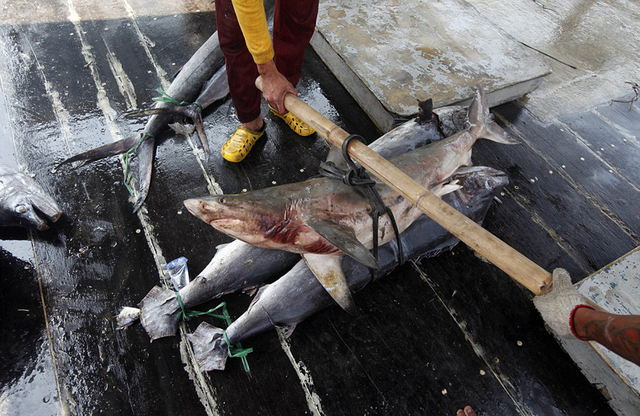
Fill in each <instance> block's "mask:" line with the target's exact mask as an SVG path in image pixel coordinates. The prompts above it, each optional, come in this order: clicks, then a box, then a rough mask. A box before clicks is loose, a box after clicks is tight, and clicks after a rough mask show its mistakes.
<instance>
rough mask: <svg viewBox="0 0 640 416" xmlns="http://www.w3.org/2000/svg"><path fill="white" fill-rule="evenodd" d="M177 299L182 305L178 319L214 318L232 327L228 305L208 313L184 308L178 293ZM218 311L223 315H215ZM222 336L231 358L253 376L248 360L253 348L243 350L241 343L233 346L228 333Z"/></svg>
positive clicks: (210, 310)
mask: <svg viewBox="0 0 640 416" xmlns="http://www.w3.org/2000/svg"><path fill="white" fill-rule="evenodd" d="M176 299H178V305H180V310H179V311H178V317H179V318H180V319H182V320H184V321H188V320H190V319H191V318H194V317H196V316H203V315H206V316H212V317H214V318H218V319H222V320H224V321H225V323H226V324H227V327H228V326H229V325H231V322H232V321H231V315H229V311H228V310H227V303H226V302H222V303H220V304H219V305H218V306H216V307H215V308H211V309H209V310H208V311H204V312H203V311H194V310H190V309H186V308H185V307H184V303H182V297H181V296H180V293H179V292H176ZM218 309H222V314H218V313H214V312H216V311H217V310H218ZM222 335H223V337H224V341H225V342H226V343H227V355H228V356H229V357H231V358H240V360H241V361H242V366H243V367H244V371H245V372H246V373H247V374H249V375H251V370H250V369H249V361H248V360H247V355H249V354H250V353H252V352H253V348H242V344H241V343H239V342H238V343H236V344H233V345H231V341H230V340H229V337H228V336H227V331H226V330H223V331H222Z"/></svg>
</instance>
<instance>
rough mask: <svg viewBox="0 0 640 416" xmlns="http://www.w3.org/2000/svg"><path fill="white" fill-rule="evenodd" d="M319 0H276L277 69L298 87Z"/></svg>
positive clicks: (274, 29) (274, 39)
mask: <svg viewBox="0 0 640 416" xmlns="http://www.w3.org/2000/svg"><path fill="white" fill-rule="evenodd" d="M317 16H318V0H276V8H275V12H274V18H273V50H274V52H275V62H276V67H277V68H278V71H280V73H281V74H282V75H284V76H285V77H286V78H287V79H288V80H289V82H290V83H291V84H292V85H293V86H294V87H295V86H296V84H297V83H298V81H299V80H300V75H301V73H302V63H303V60H304V52H305V50H306V48H307V46H308V45H309V40H310V39H311V36H312V35H313V32H314V29H315V27H316V18H317Z"/></svg>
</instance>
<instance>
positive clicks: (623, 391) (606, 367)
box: [560, 247, 640, 416]
mask: <svg viewBox="0 0 640 416" xmlns="http://www.w3.org/2000/svg"><path fill="white" fill-rule="evenodd" d="M575 286H576V288H578V291H579V292H580V293H582V294H583V295H584V296H586V297H587V298H589V299H591V300H592V301H593V302H595V303H596V304H597V305H599V306H601V307H603V308H604V309H606V310H608V311H609V312H611V313H615V314H620V315H629V314H633V315H639V314H640V303H639V301H638V299H640V247H638V248H636V249H635V250H632V251H631V252H629V253H627V254H626V255H624V256H622V257H621V258H619V259H617V260H615V261H614V262H612V263H611V264H609V265H608V266H606V267H604V268H602V269H600V270H598V271H597V272H595V273H593V274H592V275H590V276H589V277H587V278H585V279H583V280H582V281H580V282H578V283H576V284H575ZM560 342H561V344H562V346H563V348H564V349H565V350H566V351H567V352H568V353H569V355H570V356H571V358H573V360H574V361H575V362H576V363H577V364H578V365H579V367H580V368H581V370H582V372H583V373H584V375H585V376H586V377H587V379H589V380H590V381H591V382H592V383H594V384H596V385H598V386H600V387H599V388H600V390H601V391H602V392H603V394H604V395H605V396H606V397H607V399H608V401H609V405H610V406H611V408H612V409H613V410H615V411H616V413H617V414H619V415H621V416H622V415H635V414H640V367H638V366H637V365H635V364H633V363H631V362H630V361H627V360H625V359H623V358H621V357H620V356H618V355H617V354H615V353H613V352H611V351H609V350H607V349H606V348H604V347H602V346H601V345H600V344H598V343H595V342H582V341H578V340H560Z"/></svg>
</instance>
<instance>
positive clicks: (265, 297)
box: [187, 166, 508, 371]
mask: <svg viewBox="0 0 640 416" xmlns="http://www.w3.org/2000/svg"><path fill="white" fill-rule="evenodd" d="M454 176H455V177H456V178H457V179H458V181H459V182H460V184H461V185H462V188H461V189H460V190H458V191H456V192H453V193H450V194H447V195H445V196H443V198H442V199H443V200H444V201H445V202H447V203H448V204H449V205H451V206H452V207H454V208H455V209H456V210H458V211H460V212H461V213H463V214H464V215H466V216H467V217H468V218H470V219H471V220H473V221H475V222H477V223H478V224H481V223H482V221H483V220H484V217H485V215H486V213H487V211H488V209H489V207H490V205H491V202H492V200H493V198H494V197H495V196H497V195H498V194H499V193H500V191H501V190H502V188H503V187H504V186H506V185H507V184H508V177H507V175H506V174H505V173H503V172H501V171H498V170H495V169H493V168H489V167H482V166H478V167H462V168H460V169H458V171H457V172H456V173H455V174H454ZM401 242H402V245H403V256H404V258H403V259H402V260H413V261H418V260H420V259H425V258H431V257H434V256H436V255H438V254H441V253H443V252H445V251H447V250H450V249H451V248H453V247H454V246H455V245H456V244H457V243H458V242H459V240H458V239H457V238H456V237H454V236H453V235H451V234H450V233H449V232H447V231H446V230H444V229H443V228H442V227H440V226H439V225H438V224H436V223H435V221H433V220H431V219H430V218H428V217H427V216H426V215H422V216H420V217H419V218H418V219H417V220H416V221H414V222H413V223H412V224H411V226H410V227H409V228H407V230H406V231H404V232H403V233H402V234H401ZM398 255H399V251H398V246H397V242H396V240H395V239H394V240H391V241H390V242H389V243H387V244H385V245H383V246H382V247H380V251H379V264H380V269H378V270H377V272H376V275H375V279H379V278H381V277H383V276H385V275H387V274H389V273H390V272H391V271H392V270H393V269H394V268H396V267H397V266H398V264H399V259H398ZM343 268H344V271H345V276H347V283H348V286H349V288H350V290H352V291H353V292H354V293H355V292H358V291H360V290H362V289H363V288H364V287H365V286H367V285H368V284H369V283H371V282H372V281H373V280H374V277H373V276H372V274H371V273H370V270H369V269H368V268H367V267H366V266H364V265H363V264H362V263H359V262H357V261H355V260H354V259H352V258H350V257H346V256H345V257H344V260H343ZM332 304H334V302H333V299H332V298H331V297H330V296H329V295H328V294H327V293H326V291H325V290H324V288H323V286H322V285H321V284H320V283H319V282H318V281H317V279H315V277H314V275H313V273H312V272H311V271H310V270H309V268H308V267H306V265H305V263H304V262H303V261H299V262H298V263H297V264H296V265H295V266H294V268H293V269H291V270H290V271H289V272H288V273H287V274H285V275H284V276H282V277H280V278H279V279H277V280H276V281H275V282H274V283H272V284H269V285H266V286H263V287H262V288H261V289H260V290H259V292H258V294H257V295H256V297H255V299H254V300H253V302H252V303H251V305H250V306H249V308H248V310H247V311H246V312H244V313H243V314H242V315H241V316H240V317H238V319H236V320H235V321H234V322H232V323H231V325H230V326H229V327H228V328H227V329H226V331H223V330H222V329H220V328H217V327H215V326H213V325H211V324H209V323H208V322H206V321H204V322H202V323H201V324H200V325H199V326H198V327H197V328H196V330H195V331H194V332H193V333H192V334H187V338H188V339H189V341H190V342H191V344H192V346H193V351H194V354H195V357H196V360H197V362H198V364H199V367H200V369H201V371H211V370H224V368H225V364H226V360H227V356H228V348H227V346H228V345H229V344H230V345H233V344H236V343H239V342H241V341H245V340H246V339H248V338H250V337H253V336H255V335H258V334H260V333H263V332H265V331H268V330H270V329H272V328H274V327H280V328H283V329H285V335H286V336H287V337H289V336H291V334H292V332H293V330H294V328H295V327H296V325H298V324H299V323H300V322H302V321H304V320H305V319H307V318H308V317H310V316H311V315H313V314H315V313H317V312H319V311H321V310H322V309H324V308H326V307H328V306H331V305H332ZM224 332H226V337H227V338H226V339H225V335H224Z"/></svg>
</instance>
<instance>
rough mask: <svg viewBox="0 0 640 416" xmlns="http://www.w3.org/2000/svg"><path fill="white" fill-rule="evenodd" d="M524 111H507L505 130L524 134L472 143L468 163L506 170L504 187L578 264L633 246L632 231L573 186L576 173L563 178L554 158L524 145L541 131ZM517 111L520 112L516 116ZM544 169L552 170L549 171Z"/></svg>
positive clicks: (552, 132)
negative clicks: (515, 139) (512, 141)
mask: <svg viewBox="0 0 640 416" xmlns="http://www.w3.org/2000/svg"><path fill="white" fill-rule="evenodd" d="M525 113H526V111H522V112H517V113H515V114H512V116H515V117H516V118H515V119H510V118H507V120H509V122H510V124H511V125H513V126H514V128H513V129H511V128H507V130H509V131H510V132H511V133H512V134H514V135H515V136H521V137H522V136H524V137H522V139H523V144H521V145H515V146H503V145H498V144H495V143H490V142H487V141H479V142H478V143H476V145H475V146H474V163H475V164H487V165H489V166H492V167H495V168H499V169H501V170H504V171H506V172H508V173H509V177H510V180H511V184H510V185H509V187H507V189H506V193H507V194H509V195H510V196H511V197H512V198H515V199H516V200H517V201H518V204H520V205H522V206H523V207H525V209H527V210H528V211H529V212H530V213H531V215H532V217H533V218H532V219H533V220H534V221H539V222H542V223H543V224H544V227H545V228H546V229H548V230H549V232H550V233H553V234H554V238H555V239H556V241H557V242H558V243H559V244H561V245H562V246H563V247H564V248H565V250H566V251H568V254H570V255H572V256H573V257H574V259H582V263H583V264H582V267H585V266H586V267H589V268H591V269H592V270H597V269H599V268H601V267H603V266H605V265H606V264H608V263H609V262H611V261H612V260H614V259H616V258H618V257H619V256H620V255H622V254H624V253H626V252H628V251H629V250H631V249H632V248H633V247H635V245H636V242H635V240H634V238H633V237H632V236H630V235H629V234H628V233H627V232H626V231H625V230H624V229H622V228H620V226H619V225H618V224H617V223H616V222H615V221H614V220H612V219H611V218H609V217H608V216H607V215H606V214H605V213H604V212H603V211H602V210H601V209H600V207H599V206H597V205H594V204H593V203H592V200H591V199H589V198H588V196H587V195H585V194H584V193H583V192H579V190H578V189H576V187H575V185H574V184H575V183H579V182H578V180H579V179H575V178H573V177H571V179H572V180H571V181H569V180H567V179H568V178H567V177H566V176H564V175H559V174H558V173H559V169H560V168H561V166H558V164H559V163H558V162H553V163H552V161H553V157H551V156H549V157H547V156H546V153H542V152H540V151H538V150H537V149H534V148H532V147H530V146H529V145H528V143H531V142H535V141H536V138H537V137H539V136H542V134H540V135H538V134H537V132H539V131H540V130H539V129H540V128H541V126H539V125H536V124H535V123H532V122H531V121H532V119H531V117H529V116H526V115H523V114H525ZM521 115H522V118H518V117H519V116H521ZM524 125H526V127H527V128H526V129H524V127H523V126H524ZM516 129H517V130H516ZM536 129H538V130H536ZM543 131H544V135H545V136H546V137H547V139H548V140H552V139H550V138H549V137H553V138H554V139H553V140H554V141H556V142H558V143H564V142H566V143H567V145H570V143H571V141H572V140H573V139H572V137H571V136H570V135H569V134H568V133H566V132H562V131H559V129H557V128H554V127H553V126H552V127H551V128H549V129H544V130H543ZM543 155H544V156H543ZM574 159H575V158H574ZM569 163H570V162H569V161H567V162H566V165H567V166H568V165H569ZM574 163H576V162H574ZM596 168H597V167H596ZM584 169H588V167H587V166H585V167H584ZM550 171H551V172H554V171H555V172H556V173H555V174H553V173H551V174H550V173H549V172H550Z"/></svg>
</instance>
